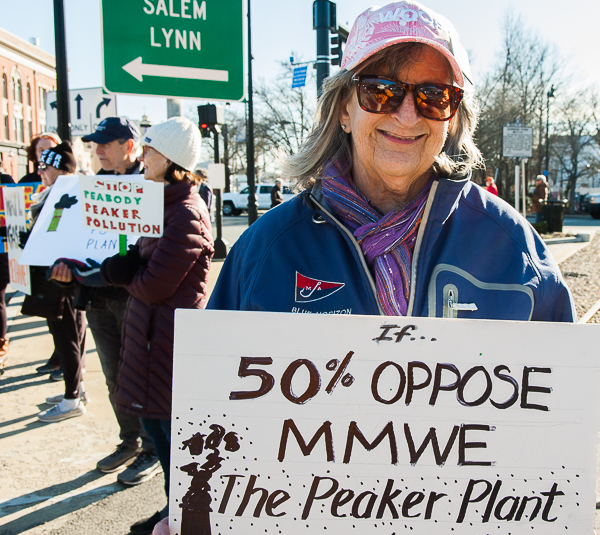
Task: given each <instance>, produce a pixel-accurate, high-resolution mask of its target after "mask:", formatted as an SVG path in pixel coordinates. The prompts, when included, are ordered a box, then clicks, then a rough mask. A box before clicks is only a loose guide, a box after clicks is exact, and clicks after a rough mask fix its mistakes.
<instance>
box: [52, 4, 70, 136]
mask: <svg viewBox="0 0 600 535" xmlns="http://www.w3.org/2000/svg"><path fill="white" fill-rule="evenodd" d="M54 47H55V49H56V115H57V119H58V122H57V125H58V128H57V131H58V135H59V136H60V137H61V139H62V140H63V141H71V116H70V109H69V106H70V104H69V77H68V70H67V41H66V38H65V8H64V4H63V0H54Z"/></svg>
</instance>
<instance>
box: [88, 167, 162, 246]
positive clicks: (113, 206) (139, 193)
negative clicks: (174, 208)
mask: <svg viewBox="0 0 600 535" xmlns="http://www.w3.org/2000/svg"><path fill="white" fill-rule="evenodd" d="M79 186H80V198H81V200H82V202H81V209H82V210H83V224H84V226H86V227H88V228H91V229H95V230H99V231H104V232H112V233H117V234H135V235H137V236H149V237H151V238H159V237H160V236H162V234H163V225H164V192H165V187H164V185H163V184H159V183H158V182H151V181H149V180H121V179H109V178H106V177H105V176H81V177H79Z"/></svg>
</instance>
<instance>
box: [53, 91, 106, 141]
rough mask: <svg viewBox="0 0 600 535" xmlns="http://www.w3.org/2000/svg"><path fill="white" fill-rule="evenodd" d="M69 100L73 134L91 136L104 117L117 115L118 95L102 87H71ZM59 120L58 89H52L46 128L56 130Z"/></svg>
mask: <svg viewBox="0 0 600 535" xmlns="http://www.w3.org/2000/svg"><path fill="white" fill-rule="evenodd" d="M69 102H70V117H71V135H72V136H89V135H90V134H93V133H94V132H95V131H96V128H97V126H98V125H99V124H100V122H101V121H102V120H103V119H106V118H107V117H115V116H116V115H117V99H116V95H108V94H107V93H105V92H104V90H103V89H102V88H101V87H90V88H87V89H71V90H70V91H69ZM57 121H58V119H57V113H56V91H51V92H49V93H48V95H47V102H46V130H48V131H50V132H56V131H57V128H58V122H57Z"/></svg>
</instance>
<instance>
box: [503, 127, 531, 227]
mask: <svg viewBox="0 0 600 535" xmlns="http://www.w3.org/2000/svg"><path fill="white" fill-rule="evenodd" d="M532 154H533V128H531V127H530V126H525V125H522V124H521V121H520V119H518V118H517V119H515V124H506V125H504V128H503V129H502V156H504V157H505V158H515V159H516V160H515V209H516V210H517V211H519V210H520V204H519V188H520V180H519V175H520V158H531V156H532ZM524 169H525V168H523V171H524ZM522 180H523V207H524V208H523V217H525V216H526V215H527V214H526V210H525V172H523V177H522Z"/></svg>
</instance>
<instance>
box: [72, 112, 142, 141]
mask: <svg viewBox="0 0 600 535" xmlns="http://www.w3.org/2000/svg"><path fill="white" fill-rule="evenodd" d="M115 139H133V141H139V139H140V131H139V130H138V127H137V126H136V125H135V124H134V123H132V122H131V121H130V120H129V119H126V118H125V117H107V118H106V119H104V120H103V121H101V122H100V124H99V125H98V126H97V127H96V131H95V132H94V133H93V134H90V135H89V136H84V137H82V138H81V140H82V141H85V142H86V143H87V142H90V141H93V142H94V143H98V145H105V144H106V143H110V142H111V141H114V140H115Z"/></svg>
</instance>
